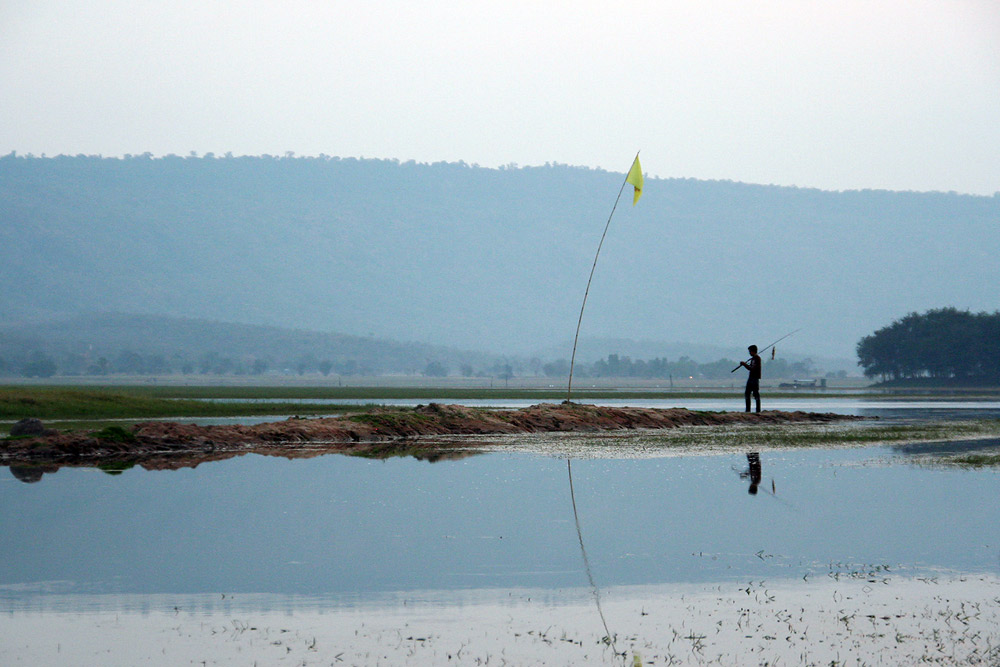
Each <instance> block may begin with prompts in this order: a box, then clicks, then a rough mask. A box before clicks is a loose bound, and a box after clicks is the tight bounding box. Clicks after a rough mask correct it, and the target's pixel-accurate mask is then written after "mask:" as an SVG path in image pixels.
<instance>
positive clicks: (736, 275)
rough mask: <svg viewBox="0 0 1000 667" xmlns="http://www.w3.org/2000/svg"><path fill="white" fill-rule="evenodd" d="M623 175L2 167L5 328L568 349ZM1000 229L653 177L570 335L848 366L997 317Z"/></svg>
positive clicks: (269, 161)
mask: <svg viewBox="0 0 1000 667" xmlns="http://www.w3.org/2000/svg"><path fill="white" fill-rule="evenodd" d="M622 178H623V175H622V174H618V173H610V172H606V171H601V170H592V169H586V168H578V167H571V166H566V165H550V166H545V167H531V168H516V167H510V168H506V169H485V168H478V167H475V166H470V165H467V164H464V163H457V164H456V163H435V164H432V165H427V164H418V163H413V162H408V163H398V162H396V161H389V160H363V159H362V160H357V159H338V158H329V159H327V158H288V157H286V158H273V157H259V158H251V157H239V158H214V157H210V156H206V157H188V158H180V157H176V156H168V157H166V158H159V159H153V158H150V157H149V156H148V155H147V156H138V157H132V158H128V159H102V158H97V157H83V156H79V157H57V158H24V157H19V156H14V155H13V154H11V155H8V156H6V157H3V158H0V243H2V246H3V248H5V257H4V261H3V262H2V263H0V280H2V282H3V285H4V307H3V309H2V312H0V318H2V319H3V321H4V322H7V323H13V322H18V321H22V320H24V319H26V318H28V319H31V318H38V317H41V316H47V315H51V314H53V313H67V312H79V311H92V310H98V311H123V312H134V313H145V314H152V315H171V316H180V317H191V318H207V319H213V320H227V321H231V322H246V323H255V324H266V325H274V326H281V327H288V328H297V329H312V330H318V331H329V332H340V333H344V334H350V335H357V336H375V337H379V338H391V339H396V340H401V341H414V342H424V343H433V344H436V345H442V346H450V347H459V348H464V349H474V350H487V351H491V352H496V353H498V354H521V355H531V354H535V353H536V352H537V351H538V350H540V349H547V348H551V347H560V346H563V345H565V341H567V340H571V339H572V333H573V329H574V327H575V325H576V318H577V316H578V314H579V307H580V300H581V298H582V296H583V289H584V287H585V284H586V279H587V274H588V272H589V270H590V266H591V263H592V261H593V257H594V251H595V249H596V246H597V242H598V240H599V239H600V234H601V231H602V230H603V225H604V223H605V222H606V220H607V216H608V213H609V212H610V209H611V205H612V203H613V202H614V197H615V195H616V194H617V192H618V188H619V187H620V185H621V182H622ZM998 223H1000V197H998V196H993V197H977V196H964V195H955V194H947V193H912V192H903V193H900V192H885V191H852V192H825V191H819V190H809V189H797V188H787V187H775V186H763V185H747V184H741V183H732V182H720V181H695V180H683V179H670V180H661V179H647V183H646V189H645V193H644V195H643V198H642V200H641V201H640V202H639V204H638V205H637V206H635V207H631V206H629V205H628V202H625V201H623V202H622V205H620V206H619V208H618V211H617V213H616V214H615V218H614V220H613V222H612V226H611V229H610V231H609V234H608V237H607V240H606V241H605V244H604V248H603V250H602V254H601V259H600V262H599V264H598V266H597V272H596V275H595V278H594V284H593V287H592V289H591V293H590V298H589V301H588V305H587V311H586V314H585V317H584V322H583V333H584V335H585V336H587V337H593V338H599V337H609V338H617V339H635V340H640V339H646V340H654V341H689V342H692V343H698V344H704V345H717V346H721V347H723V348H728V349H743V348H745V345H746V344H747V343H750V342H756V343H758V344H760V345H763V344H766V343H768V342H770V341H771V340H774V339H775V338H778V337H779V336H781V335H783V334H785V333H787V332H788V331H791V330H793V329H797V328H800V327H802V328H803V330H802V332H801V333H799V334H797V335H796V336H795V337H794V339H790V340H789V342H788V344H787V349H788V350H794V351H798V352H800V353H807V354H814V355H817V356H823V355H825V356H832V357H853V356H854V348H855V345H856V344H857V342H858V340H859V339H860V338H861V337H862V336H864V335H867V334H869V333H871V332H872V331H874V330H875V329H877V328H879V327H881V326H884V325H885V324H887V323H888V322H889V321H891V320H893V319H894V318H897V317H899V316H901V315H903V314H905V313H907V312H910V311H919V310H925V309H928V308H934V307H941V306H956V307H958V308H960V309H966V308H968V309H972V310H973V311H977V310H989V311H991V310H995V309H996V308H997V303H998V300H997V298H996V294H995V285H996V284H997V283H998V282H1000V262H997V261H996V257H998V256H1000V224H998ZM612 351H613V350H612ZM567 356H568V355H567Z"/></svg>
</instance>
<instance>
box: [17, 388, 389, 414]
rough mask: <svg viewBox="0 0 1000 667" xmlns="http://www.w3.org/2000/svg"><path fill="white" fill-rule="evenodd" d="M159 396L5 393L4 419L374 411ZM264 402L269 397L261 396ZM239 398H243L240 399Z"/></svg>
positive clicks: (140, 392) (90, 391) (108, 391)
mask: <svg viewBox="0 0 1000 667" xmlns="http://www.w3.org/2000/svg"><path fill="white" fill-rule="evenodd" d="M173 393H176V392H164V395H158V394H157V392H151V391H149V390H148V389H147V388H141V387H73V388H67V387H36V386H31V387H26V386H18V387H0V419H2V420H10V421H16V420H18V419H23V418H24V417H36V418H38V419H41V420H43V421H44V420H47V419H59V420H76V421H81V422H85V421H91V422H100V421H101V420H112V419H131V420H143V419H157V418H163V417H242V416H254V415H269V414H274V415H287V414H304V415H320V414H331V413H335V412H336V413H342V412H357V411H364V410H368V409H371V407H372V406H371V405H368V406H359V405H344V404H337V403H334V402H331V403H315V404H314V403H301V402H295V401H288V402H254V401H252V400H251V401H239V402H231V403H230V402H221V401H220V402H216V401H206V400H196V399H198V398H201V396H199V394H200V393H202V392H199V391H192V392H188V393H187V396H186V397H184V398H173V397H172V396H171V395H170V394H173ZM260 394H261V395H260V398H263V397H264V395H265V394H267V392H266V391H265V390H264V389H261V391H260ZM235 398H239V397H235Z"/></svg>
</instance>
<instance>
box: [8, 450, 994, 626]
mask: <svg viewBox="0 0 1000 667" xmlns="http://www.w3.org/2000/svg"><path fill="white" fill-rule="evenodd" d="M993 444H994V445H996V443H993ZM932 450H933V448H931V449H930V450H929V449H927V448H924V449H920V448H917V449H914V448H909V449H906V448H897V449H893V448H865V449H837V450H815V449H814V450H793V451H788V450H785V451H763V452H761V454H760V482H759V483H758V485H757V487H756V490H757V493H756V494H751V493H749V491H750V485H751V478H750V477H749V476H748V475H747V474H746V473H748V471H749V467H748V457H747V455H746V454H747V453H746V452H734V453H732V454H726V455H711V456H706V455H700V456H699V455H690V456H672V457H669V458H645V459H635V460H617V459H596V460H595V459H589V460H575V461H571V462H568V461H567V460H565V459H558V458H552V457H547V456H539V455H533V454H517V453H493V454H481V455H475V456H469V457H466V458H461V459H457V460H442V461H438V462H436V463H428V462H425V461H417V460H415V459H412V458H397V459H389V460H384V461H382V460H367V459H361V458H351V457H346V456H337V455H328V456H322V457H318V458H314V459H296V460H285V459H281V458H273V457H264V456H257V455H247V456H243V457H239V458H235V459H229V460H226V461H221V462H214V463H203V464H201V465H199V466H198V467H196V468H193V469H192V468H188V469H181V470H173V471H146V470H143V469H141V468H138V467H137V468H132V469H129V470H126V471H124V472H123V473H121V474H117V475H111V474H107V473H105V472H102V471H100V470H95V469H74V468H63V469H61V470H59V471H58V472H55V473H51V474H45V475H44V476H43V478H42V479H41V480H40V481H38V482H36V483H30V484H29V483H24V482H22V481H20V480H19V479H17V478H15V477H14V475H12V474H11V473H10V471H7V470H3V471H0V472H2V474H3V477H2V478H0V535H2V536H3V537H2V540H0V611H3V610H16V609H30V608H52V607H53V606H56V607H58V606H59V605H60V604H64V605H69V606H72V605H74V604H80V600H83V599H87V600H89V602H88V604H94V600H102V599H103V600H105V603H106V604H118V605H121V604H126V603H124V602H122V601H123V600H130V601H131V602H128V603H127V604H131V605H135V604H139V605H141V604H144V603H143V602H142V600H143V599H144V597H143V596H149V598H148V599H154V597H155V598H157V599H158V596H156V595H155V594H164V593H166V594H190V595H197V594H205V593H212V594H218V595H234V594H249V593H264V594H277V595H289V596H300V597H299V599H300V600H301V604H338V605H343V604H351V603H352V602H353V601H360V600H364V599H366V598H371V597H373V596H378V595H380V594H384V593H387V592H390V591H435V592H436V593H435V594H436V595H441V594H442V592H444V593H445V596H447V591H454V592H455V594H456V595H458V594H459V592H462V591H465V592H467V591H469V590H473V589H483V588H520V587H531V588H541V589H550V590H553V591H557V590H559V589H563V588H572V587H581V586H586V585H587V583H588V577H587V573H586V569H585V566H584V559H583V553H582V550H581V542H582V545H583V547H584V549H585V550H586V555H587V557H588V563H589V565H590V569H591V572H590V575H591V576H592V577H593V578H594V580H595V582H596V583H598V584H600V585H601V586H615V585H632V584H640V585H641V584H650V585H652V584H664V583H675V582H706V581H721V580H745V579H748V578H749V579H758V578H760V579H763V578H768V579H774V578H800V577H809V576H814V577H815V576H827V575H828V574H829V573H830V572H836V571H844V572H849V571H851V570H852V569H859V568H869V569H870V568H873V567H888V568H890V570H891V571H892V572H895V573H900V572H907V573H920V572H934V571H939V570H948V571H952V572H970V573H971V572H990V573H998V572H1000V503H997V494H998V491H1000V476H998V475H1000V473H998V472H997V471H995V470H968V469H939V468H934V467H927V466H918V465H914V464H913V463H912V461H913V459H912V454H913V453H923V452H926V451H932ZM570 476H572V489H573V496H571V487H570ZM574 500H575V506H576V510H577V512H576V514H575V515H574ZM88 596H89V597H88ZM102 596H103V597H102ZM137 601H138V602H137ZM317 601H325V602H317ZM97 604H101V603H100V602H98V603H97Z"/></svg>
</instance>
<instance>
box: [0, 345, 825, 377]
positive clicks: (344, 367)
mask: <svg viewBox="0 0 1000 667" xmlns="http://www.w3.org/2000/svg"><path fill="white" fill-rule="evenodd" d="M738 364H739V361H735V360H732V359H719V360H718V361H713V362H708V363H699V362H697V361H695V360H693V359H691V358H690V357H687V356H682V357H681V358H680V359H677V360H675V361H670V360H669V359H667V358H660V357H658V358H655V359H649V360H643V359H635V360H633V359H631V358H629V357H627V356H620V355H617V354H609V355H608V356H607V357H606V358H603V359H598V360H597V361H595V362H593V363H578V364H577V367H576V369H575V370H574V373H575V374H576V375H577V376H579V377H593V378H615V377H620V378H626V377H628V378H647V379H662V380H668V379H671V378H675V379H686V378H692V379H695V378H696V379H708V380H721V379H726V378H729V377H731V373H730V371H732V369H733V368H735V367H736V366H737V365H738ZM386 372H387V371H386V370H385V369H383V368H379V367H378V366H377V365H375V364H373V363H371V362H370V361H368V360H365V359H363V358H361V359H337V360H331V359H328V358H320V357H317V356H316V355H314V354H304V355H300V356H298V357H296V358H292V359H276V358H273V357H254V356H248V355H244V356H227V355H224V354H220V353H218V352H205V353H203V354H200V355H197V356H189V355H183V354H180V353H176V354H170V355H163V354H150V353H147V354H142V353H139V352H136V351H134V350H130V349H124V350H121V351H120V352H118V353H117V354H111V355H106V356H105V355H101V356H92V355H86V354H78V353H63V354H50V353H47V352H45V351H42V350H39V349H35V350H32V351H31V352H29V353H27V354H25V355H15V356H6V357H0V376H7V377H12V376H21V377H29V378H47V377H52V376H54V375H64V376H83V377H86V376H107V375H148V376H157V375H178V374H179V375H232V376H260V375H266V374H275V375H300V376H301V375H322V376H324V377H326V376H329V375H331V374H332V375H341V376H347V377H350V376H369V377H370V376H375V375H383V374H385V373H386ZM388 372H403V373H405V374H408V375H423V376H426V377H447V376H449V375H453V376H461V377H466V378H470V377H480V378H499V379H505V380H510V379H512V378H515V377H542V376H545V377H552V378H565V377H567V376H568V375H569V361H568V360H566V359H559V360H557V361H552V362H549V363H543V362H542V361H541V360H540V359H538V358H537V357H533V358H531V359H523V358H518V357H503V358H499V359H497V360H496V361H494V362H492V363H487V364H483V365H473V364H471V363H469V362H467V361H459V360H454V361H453V362H452V363H449V362H448V361H447V360H440V359H427V360H424V361H418V360H416V359H414V360H413V362H412V363H411V364H409V367H408V368H405V369H398V370H394V371H388ZM764 372H765V374H766V376H768V377H772V378H793V377H795V378H798V377H811V376H814V375H816V373H817V372H818V371H817V369H816V367H815V365H814V364H813V362H812V360H810V359H804V360H802V361H795V362H789V361H787V360H785V359H777V360H767V362H766V364H765V368H764Z"/></svg>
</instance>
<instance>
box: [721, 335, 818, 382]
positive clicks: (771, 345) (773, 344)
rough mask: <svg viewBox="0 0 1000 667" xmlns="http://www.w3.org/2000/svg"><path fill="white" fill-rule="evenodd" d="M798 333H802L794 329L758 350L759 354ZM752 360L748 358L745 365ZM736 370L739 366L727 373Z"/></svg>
mask: <svg viewBox="0 0 1000 667" xmlns="http://www.w3.org/2000/svg"><path fill="white" fill-rule="evenodd" d="M800 331H802V329H796V330H795V331H791V332H789V333H786V334H785V335H784V336H782V337H781V338H779V339H778V340H776V341H774V342H773V343H771V344H770V345H768V346H767V347H765V348H764V349H762V350H759V353H763V352H767V351H768V350H770V349H771V348H772V347H774V346H775V345H777V344H778V343H780V342H781V341H783V340H785V339H786V338H788V337H789V336H791V335H792V334H796V333H798V332H800ZM752 359H753V357H750V359H747V363H750V361H751V360H752ZM742 365H743V364H740V366H742ZM738 370H740V367H739V366H737V367H736V368H734V369H733V370H731V371H729V372H730V373H735V372H736V371H738Z"/></svg>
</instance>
